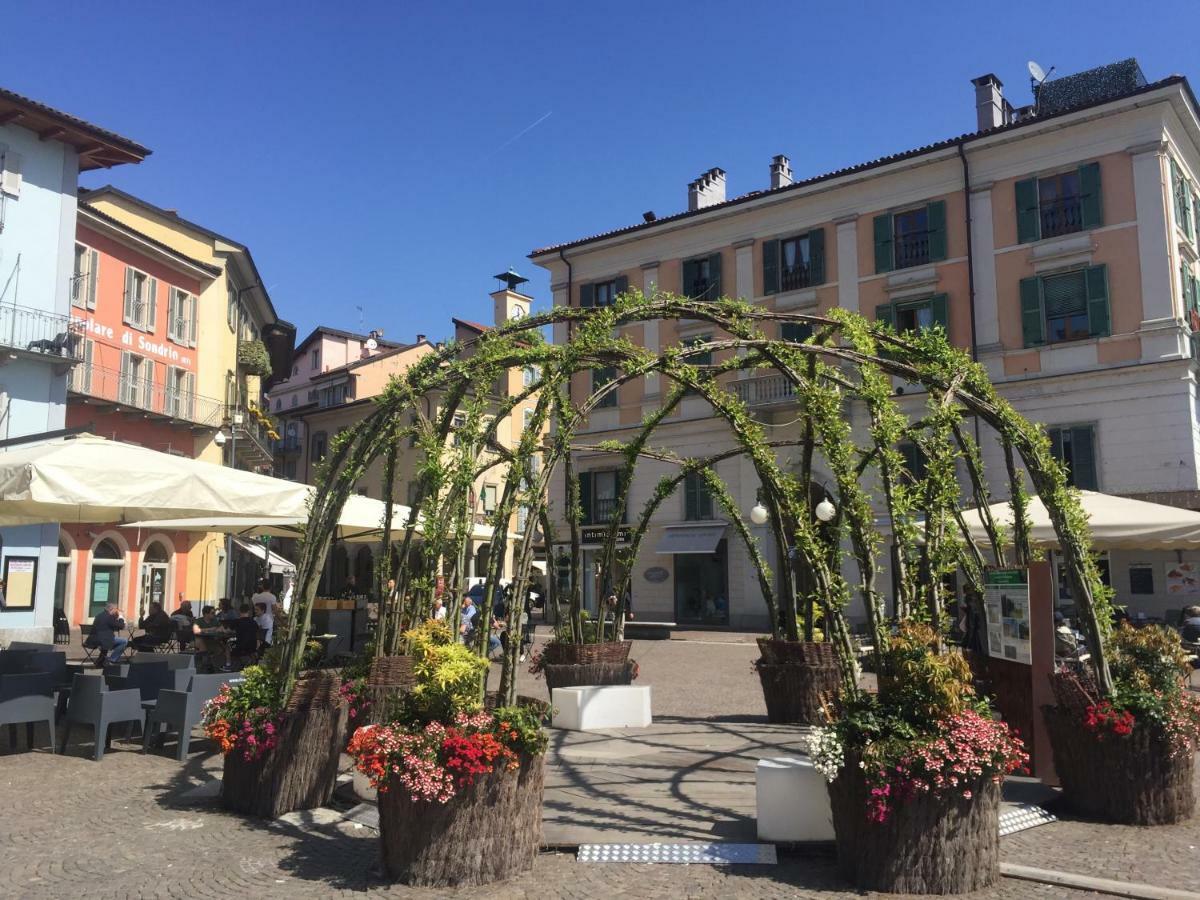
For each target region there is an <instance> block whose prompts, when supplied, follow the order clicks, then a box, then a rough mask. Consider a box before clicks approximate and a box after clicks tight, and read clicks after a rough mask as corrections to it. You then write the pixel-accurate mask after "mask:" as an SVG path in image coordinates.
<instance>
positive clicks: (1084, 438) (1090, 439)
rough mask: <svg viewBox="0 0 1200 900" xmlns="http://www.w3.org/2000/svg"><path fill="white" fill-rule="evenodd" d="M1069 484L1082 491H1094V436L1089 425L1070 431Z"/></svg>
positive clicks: (1095, 482)
mask: <svg viewBox="0 0 1200 900" xmlns="http://www.w3.org/2000/svg"><path fill="white" fill-rule="evenodd" d="M1071 483H1072V484H1074V485H1075V487H1077V488H1079V489H1080V490H1084V491H1094V490H1096V486H1097V484H1098V481H1097V480H1096V435H1095V432H1094V431H1093V430H1092V426H1090V425H1082V426H1078V427H1075V428H1072V429H1071Z"/></svg>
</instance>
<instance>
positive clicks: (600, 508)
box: [583, 497, 617, 525]
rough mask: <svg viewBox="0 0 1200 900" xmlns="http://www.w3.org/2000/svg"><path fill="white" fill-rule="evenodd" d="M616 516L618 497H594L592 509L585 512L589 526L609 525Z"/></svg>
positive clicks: (584, 516) (585, 518) (584, 515)
mask: <svg viewBox="0 0 1200 900" xmlns="http://www.w3.org/2000/svg"><path fill="white" fill-rule="evenodd" d="M616 515H617V498H616V497H593V498H592V503H591V507H590V508H589V509H585V510H584V511H583V518H584V520H585V521H586V524H588V525H607V524H609V523H610V522H612V520H613V519H614V518H616Z"/></svg>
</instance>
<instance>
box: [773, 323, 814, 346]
mask: <svg viewBox="0 0 1200 900" xmlns="http://www.w3.org/2000/svg"><path fill="white" fill-rule="evenodd" d="M812 335H813V327H812V326H811V325H809V324H808V323H807V322H784V323H783V324H782V325H780V326H779V337H780V340H784V341H788V342H789V343H793V344H803V343H804V342H805V341H807V340H808V339H809V338H810V337H812Z"/></svg>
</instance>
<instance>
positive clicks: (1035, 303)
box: [1021, 266, 1111, 347]
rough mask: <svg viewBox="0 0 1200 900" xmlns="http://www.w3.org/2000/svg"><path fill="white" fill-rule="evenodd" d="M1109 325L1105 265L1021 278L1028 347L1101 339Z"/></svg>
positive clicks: (1106, 332)
mask: <svg viewBox="0 0 1200 900" xmlns="http://www.w3.org/2000/svg"><path fill="white" fill-rule="evenodd" d="M1110 322H1111V314H1110V308H1109V296H1108V268H1107V267H1106V266H1092V267H1090V268H1087V269H1079V270H1077V271H1074V272H1064V273H1062V274H1060V275H1042V276H1035V277H1033V278H1022V279H1021V330H1022V332H1023V334H1024V338H1025V346H1026V347H1035V346H1037V345H1039V344H1056V343H1063V342H1066V341H1078V340H1083V339H1084V338H1088V337H1102V336H1104V335H1107V334H1108V333H1109V331H1110Z"/></svg>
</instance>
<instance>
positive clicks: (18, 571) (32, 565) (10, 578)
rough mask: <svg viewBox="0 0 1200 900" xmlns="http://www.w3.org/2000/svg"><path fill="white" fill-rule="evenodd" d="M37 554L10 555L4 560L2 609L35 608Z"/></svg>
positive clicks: (0, 595)
mask: <svg viewBox="0 0 1200 900" xmlns="http://www.w3.org/2000/svg"><path fill="white" fill-rule="evenodd" d="M37 564H38V558H37V557H36V556H9V557H6V558H5V560H4V590H3V592H0V609H2V610H17V609H33V595H34V589H35V588H36V587H37Z"/></svg>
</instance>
